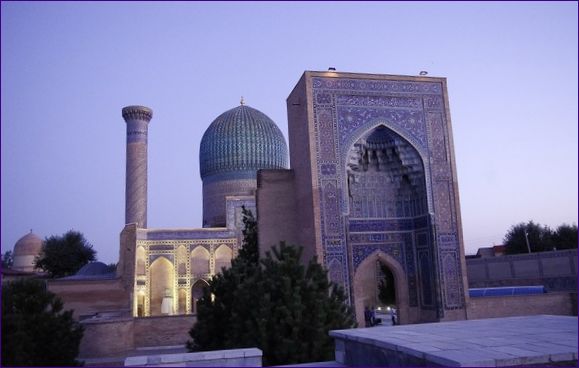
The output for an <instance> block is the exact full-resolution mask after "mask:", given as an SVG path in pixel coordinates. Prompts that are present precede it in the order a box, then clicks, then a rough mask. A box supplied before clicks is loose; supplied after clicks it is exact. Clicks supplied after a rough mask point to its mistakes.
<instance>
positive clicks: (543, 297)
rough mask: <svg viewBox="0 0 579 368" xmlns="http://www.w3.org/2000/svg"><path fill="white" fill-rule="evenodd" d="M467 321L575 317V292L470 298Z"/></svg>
mask: <svg viewBox="0 0 579 368" xmlns="http://www.w3.org/2000/svg"><path fill="white" fill-rule="evenodd" d="M467 313H468V319H482V318H498V317H515V316H531V315H541V314H550V315H562V316H576V315H577V292H574V293H570V292H553V293H546V294H536V295H514V296H510V295H509V296H486V297H478V298H470V301H469V304H468V309H467Z"/></svg>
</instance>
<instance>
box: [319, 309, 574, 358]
mask: <svg viewBox="0 0 579 368" xmlns="http://www.w3.org/2000/svg"><path fill="white" fill-rule="evenodd" d="M330 335H331V336H333V337H334V338H335V340H336V361H337V362H338V363H341V364H344V365H348V366H359V365H366V366H389V365H390V366H404V365H414V366H416V365H433V364H434V365H443V366H456V367H464V366H471V367H472V366H484V367H495V366H497V367H498V366H511V365H528V364H545V363H553V362H571V361H577V317H568V316H550V315H541V316H525V317H508V318H491V319H480V320H467V321H455V322H440V323H428V324H417V325H404V326H389V327H381V326H377V327H371V328H359V329H352V330H337V331H331V332H330Z"/></svg>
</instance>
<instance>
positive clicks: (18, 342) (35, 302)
mask: <svg viewBox="0 0 579 368" xmlns="http://www.w3.org/2000/svg"><path fill="white" fill-rule="evenodd" d="M82 335H83V327H82V326H81V325H80V324H79V323H78V322H76V321H75V320H74V319H73V317H72V311H70V310H67V311H64V310H63V303H62V300H61V299H60V298H59V297H57V296H56V295H54V294H53V293H51V292H49V291H47V290H46V285H45V283H44V282H42V281H39V280H26V279H23V280H16V281H10V282H6V283H5V284H3V285H2V366H61V367H62V366H76V365H80V362H78V361H77V360H76V357H77V355H78V352H79V345H80V340H81V339H82Z"/></svg>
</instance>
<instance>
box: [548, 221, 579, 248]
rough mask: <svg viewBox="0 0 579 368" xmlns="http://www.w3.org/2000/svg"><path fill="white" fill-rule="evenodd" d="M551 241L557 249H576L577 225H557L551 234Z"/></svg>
mask: <svg viewBox="0 0 579 368" xmlns="http://www.w3.org/2000/svg"><path fill="white" fill-rule="evenodd" d="M553 243H554V246H555V247H556V248H557V249H577V246H578V243H577V225H576V224H573V225H567V224H562V225H559V227H558V228H557V230H555V233H554V234H553Z"/></svg>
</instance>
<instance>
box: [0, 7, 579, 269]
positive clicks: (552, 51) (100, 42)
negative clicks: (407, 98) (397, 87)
mask: <svg viewBox="0 0 579 368" xmlns="http://www.w3.org/2000/svg"><path fill="white" fill-rule="evenodd" d="M1 11H2V12H1V20H2V23H1V92H2V94H1V123H2V124H1V186H2V187H1V217H2V218H1V219H2V223H1V227H2V228H1V230H2V231H1V233H2V243H1V245H2V251H5V250H10V249H12V247H13V245H14V243H15V242H16V241H17V240H18V239H19V238H20V237H21V236H23V235H25V234H26V233H27V232H28V231H29V230H30V229H33V230H34V232H35V233H36V234H38V235H39V236H41V237H42V238H44V237H46V236H50V235H53V234H62V233H64V232H66V231H67V230H69V229H75V230H78V231H81V232H83V233H84V234H85V235H86V237H87V239H88V240H89V241H90V242H91V243H92V244H93V245H94V247H95V249H96V250H97V252H98V257H99V259H101V260H103V261H105V262H116V261H117V259H118V239H119V233H120V231H121V229H122V227H123V223H124V188H125V187H124V183H125V177H124V170H125V123H124V121H123V119H122V117H121V108H122V107H123V106H127V105H131V104H141V105H146V106H149V107H151V108H152V109H153V110H154V117H153V120H152V121H151V124H150V126H149V212H148V214H149V215H148V222H149V227H200V226H201V218H202V213H201V212H202V205H201V203H202V202H201V180H200V178H199V166H198V165H199V163H198V155H199V143H200V140H201V136H202V134H203V132H204V131H205V129H206V128H207V127H208V126H209V124H210V123H211V122H212V121H213V119H215V118H216V117H217V116H218V115H219V114H221V113H222V112H223V111H225V110H227V109H230V108H232V107H235V106H237V105H238V104H239V99H240V96H244V98H245V100H246V103H247V104H248V105H250V106H252V107H254V108H257V109H259V110H261V111H263V112H264V113H266V114H267V115H268V116H270V117H271V118H272V119H273V120H274V121H275V122H276V123H277V124H278V126H279V127H280V129H281V130H282V132H283V133H284V134H285V136H286V139H287V115H286V106H285V99H286V98H287V96H288V95H289V93H290V91H291V90H292V88H293V87H294V85H295V83H296V82H297V81H298V79H299V78H300V76H301V74H302V73H303V71H304V70H327V68H328V67H330V66H331V67H336V69H337V70H339V71H348V72H365V73H383V74H402V75H417V74H418V72H419V71H421V70H427V71H428V72H429V75H431V76H442V77H446V78H447V79H448V88H449V98H450V109H451V117H452V124H453V134H454V143H455V154H456V160H457V172H458V180H459V191H460V201H461V209H462V222H463V232H464V238H465V248H466V253H467V254H469V253H475V252H476V249H477V248H478V247H481V246H490V245H492V244H493V243H496V244H500V243H501V241H502V238H503V236H504V234H505V232H506V231H507V230H508V228H509V227H510V226H511V225H512V224H515V223H518V222H521V221H528V220H531V219H532V220H534V221H536V222H539V223H542V224H546V225H549V226H553V227H554V226H557V225H559V224H561V223H576V222H577V191H578V185H577V156H578V155H577V153H578V148H577V133H578V132H577V126H578V124H577V121H578V119H577V100H578V98H577V97H578V96H577V90H578V88H577V79H578V78H577V70H578V65H577V34H578V27H577V3H576V2H565V3H557V2H532V3H525V2H516V3H514V2H513V3H503V2H500V3H454V2H452V3H450V2H448V3H447V2H441V3H436V2H411V3H397V2H371V3H364V2H356V3H350V2H338V3H333V2H313V3H302V2H297V3H284V2H280V3H262V2H259V3H258V2H255V3H254V2H242V3H237V2H235V3H233V2H231V3H230V2H219V3H203V2H193V3H191V2H175V3H171V2H163V3H155V2H143V3H139V2H126V3H120V2H106V3H97V2H92V3H91V2H58V3H50V2H4V1H3V2H2V3H1Z"/></svg>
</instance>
